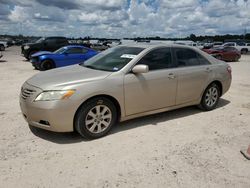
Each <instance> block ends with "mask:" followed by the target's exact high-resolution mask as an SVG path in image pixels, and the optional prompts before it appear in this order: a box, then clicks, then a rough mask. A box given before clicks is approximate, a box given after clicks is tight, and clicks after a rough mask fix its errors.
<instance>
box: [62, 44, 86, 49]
mask: <svg viewBox="0 0 250 188" xmlns="http://www.w3.org/2000/svg"><path fill="white" fill-rule="evenodd" d="M64 48H87V47H85V46H83V45H67V46H64Z"/></svg>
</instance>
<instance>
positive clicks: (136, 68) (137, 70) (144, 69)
mask: <svg viewBox="0 0 250 188" xmlns="http://www.w3.org/2000/svg"><path fill="white" fill-rule="evenodd" d="M148 71H149V69H148V66H147V65H143V64H142V65H136V66H134V68H133V69H132V72H133V73H134V74H142V73H147V72H148Z"/></svg>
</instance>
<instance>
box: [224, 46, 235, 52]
mask: <svg viewBox="0 0 250 188" xmlns="http://www.w3.org/2000/svg"><path fill="white" fill-rule="evenodd" d="M224 50H225V51H227V52H230V51H234V50H235V48H234V47H226V48H224Z"/></svg>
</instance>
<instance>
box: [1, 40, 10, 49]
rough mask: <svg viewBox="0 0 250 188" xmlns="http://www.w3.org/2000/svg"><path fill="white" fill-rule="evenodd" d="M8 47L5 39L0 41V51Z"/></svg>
mask: <svg viewBox="0 0 250 188" xmlns="http://www.w3.org/2000/svg"><path fill="white" fill-rule="evenodd" d="M7 47H8V44H7V41H0V51H4V50H5V48H7Z"/></svg>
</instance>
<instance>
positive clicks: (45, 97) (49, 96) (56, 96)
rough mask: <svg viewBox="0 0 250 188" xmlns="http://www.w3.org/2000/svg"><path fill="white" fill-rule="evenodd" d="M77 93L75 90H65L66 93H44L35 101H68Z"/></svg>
mask: <svg viewBox="0 0 250 188" xmlns="http://www.w3.org/2000/svg"><path fill="white" fill-rule="evenodd" d="M74 93H75V90H64V91H44V92H42V93H40V94H39V95H38V96H37V97H36V99H35V101H53V100H62V99H68V98H69V97H71V96H72V95H73V94H74Z"/></svg>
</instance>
